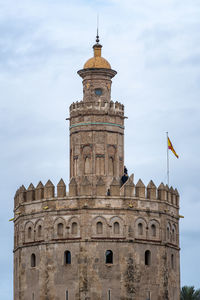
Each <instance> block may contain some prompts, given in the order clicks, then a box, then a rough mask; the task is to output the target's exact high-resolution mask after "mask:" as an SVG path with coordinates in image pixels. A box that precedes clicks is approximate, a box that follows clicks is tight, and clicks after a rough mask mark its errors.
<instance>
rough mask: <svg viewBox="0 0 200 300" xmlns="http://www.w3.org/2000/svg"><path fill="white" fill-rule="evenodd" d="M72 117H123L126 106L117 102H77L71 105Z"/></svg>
mask: <svg viewBox="0 0 200 300" xmlns="http://www.w3.org/2000/svg"><path fill="white" fill-rule="evenodd" d="M69 110H70V116H71V117H76V116H79V115H88V114H91V115H104V114H105V113H108V114H109V115H115V116H123V115H124V105H123V104H121V103H120V102H118V101H116V102H113V101H105V100H104V101H96V102H92V101H91V102H84V101H79V102H78V101H77V102H73V103H72V104H71V105H70V108H69Z"/></svg>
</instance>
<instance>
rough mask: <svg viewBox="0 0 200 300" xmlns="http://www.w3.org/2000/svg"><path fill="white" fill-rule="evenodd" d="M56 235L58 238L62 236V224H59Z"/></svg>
mask: <svg viewBox="0 0 200 300" xmlns="http://www.w3.org/2000/svg"><path fill="white" fill-rule="evenodd" d="M57 234H58V235H59V236H63V224H62V223H59V224H58V226H57Z"/></svg>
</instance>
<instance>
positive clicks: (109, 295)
mask: <svg viewBox="0 0 200 300" xmlns="http://www.w3.org/2000/svg"><path fill="white" fill-rule="evenodd" d="M108 300H111V290H108Z"/></svg>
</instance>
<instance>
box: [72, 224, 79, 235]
mask: <svg viewBox="0 0 200 300" xmlns="http://www.w3.org/2000/svg"><path fill="white" fill-rule="evenodd" d="M77 232H78V225H77V223H76V222H73V223H72V234H77Z"/></svg>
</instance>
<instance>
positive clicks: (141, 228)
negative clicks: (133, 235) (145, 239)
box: [138, 223, 143, 235]
mask: <svg viewBox="0 0 200 300" xmlns="http://www.w3.org/2000/svg"><path fill="white" fill-rule="evenodd" d="M138 234H139V235H143V224H142V223H139V224H138Z"/></svg>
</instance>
